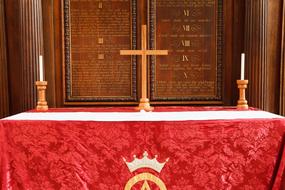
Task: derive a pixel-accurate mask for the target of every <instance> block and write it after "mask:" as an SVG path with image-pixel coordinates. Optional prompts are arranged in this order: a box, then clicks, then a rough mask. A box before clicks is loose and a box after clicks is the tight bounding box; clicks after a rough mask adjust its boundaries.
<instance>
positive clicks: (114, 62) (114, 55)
mask: <svg viewBox="0 0 285 190" xmlns="http://www.w3.org/2000/svg"><path fill="white" fill-rule="evenodd" d="M63 6H64V9H63V10H62V11H63V13H64V65H65V67H64V77H65V80H64V82H65V83H64V84H65V85H64V87H65V88H64V90H65V93H64V94H65V103H66V104H69V103H72V104H75V102H78V104H80V102H90V103H96V102H121V103H122V104H123V103H124V102H128V101H129V102H134V101H136V100H137V85H136V84H137V81H136V59H135V57H133V58H132V57H130V56H121V55H120V54H119V51H120V50H122V49H130V48H132V49H136V19H137V16H136V15H137V11H136V10H137V9H136V7H137V5H136V0H124V1H121V0H112V1H110V2H104V1H102V2H101V1H78V0H65V1H63Z"/></svg>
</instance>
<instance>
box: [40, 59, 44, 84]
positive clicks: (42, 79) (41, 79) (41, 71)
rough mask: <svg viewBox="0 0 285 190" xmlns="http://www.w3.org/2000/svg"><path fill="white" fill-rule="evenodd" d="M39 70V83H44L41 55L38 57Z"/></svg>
mask: <svg viewBox="0 0 285 190" xmlns="http://www.w3.org/2000/svg"><path fill="white" fill-rule="evenodd" d="M39 70H40V81H44V68H43V56H41V55H40V62H39Z"/></svg>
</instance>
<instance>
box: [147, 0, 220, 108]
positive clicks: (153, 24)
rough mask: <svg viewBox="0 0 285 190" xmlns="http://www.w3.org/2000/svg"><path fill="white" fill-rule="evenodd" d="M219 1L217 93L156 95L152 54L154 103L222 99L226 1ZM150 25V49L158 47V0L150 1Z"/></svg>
mask: <svg viewBox="0 0 285 190" xmlns="http://www.w3.org/2000/svg"><path fill="white" fill-rule="evenodd" d="M217 1H218V7H217V23H216V24H217V28H216V30H217V42H216V47H217V78H216V82H217V89H216V95H215V96H213V97H179V98H178V97H177V98H176V97H175V98H174V97H155V86H154V84H155V74H156V73H155V64H156V57H155V56H150V85H149V86H150V89H149V93H150V97H151V101H154V103H155V102H156V101H157V102H163V101H168V102H167V103H169V104H171V101H173V103H174V104H177V102H180V103H181V101H182V102H184V103H185V104H189V103H191V102H192V103H193V104H196V103H197V102H199V104H201V103H202V104H205V103H209V104H213V103H215V102H216V103H217V104H220V103H221V102H222V101H223V100H222V98H223V97H222V94H223V82H222V81H223V64H224V63H223V58H224V52H223V51H224V49H223V48H224V47H223V46H224V17H223V15H224V8H223V6H224V4H223V3H224V2H223V0H217ZM148 23H149V24H148V25H149V31H150V32H149V35H150V36H149V47H150V49H156V1H150V3H149V13H148Z"/></svg>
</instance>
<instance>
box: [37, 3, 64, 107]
mask: <svg viewBox="0 0 285 190" xmlns="http://www.w3.org/2000/svg"><path fill="white" fill-rule="evenodd" d="M55 3H56V2H55ZM55 3H54V0H42V7H43V8H42V11H43V13H42V15H43V31H44V32H43V45H44V47H43V48H44V63H45V76H46V80H47V81H48V86H47V91H46V95H47V102H48V106H49V107H60V106H61V105H60V104H59V105H57V101H56V97H57V94H56V93H57V92H60V91H61V89H60V88H59V89H57V88H56V83H61V80H56V73H57V72H56V65H55V52H56V46H55V42H56V41H55V36H54V34H55V25H54V22H55V21H54V19H55V17H54V15H55V7H54V6H55Z"/></svg>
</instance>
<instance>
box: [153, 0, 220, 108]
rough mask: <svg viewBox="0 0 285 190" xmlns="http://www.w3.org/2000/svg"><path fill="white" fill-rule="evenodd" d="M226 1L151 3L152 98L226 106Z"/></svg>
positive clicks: (168, 0)
mask: <svg viewBox="0 0 285 190" xmlns="http://www.w3.org/2000/svg"><path fill="white" fill-rule="evenodd" d="M223 5H224V4H223V1H220V0H211V1H195V0H188V1H174V0H166V1H165V0H163V1H151V3H150V17H149V18H150V21H149V28H150V47H151V48H153V49H168V50H169V55H168V56H158V57H156V58H155V57H152V58H151V60H152V62H151V82H150V85H151V87H150V88H151V89H150V94H151V100H152V101H168V103H171V102H170V101H175V102H178V101H180V102H186V103H190V102H191V101H193V102H195V101H196V102H197V101H200V103H205V104H207V103H208V104H209V103H212V102H213V101H216V102H222V92H223V86H222V84H223V83H222V77H223V76H222V75H223V72H222V68H223V53H224V52H223V46H224V43H223V38H224V35H223V32H224V15H223V10H224V9H223Z"/></svg>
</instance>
